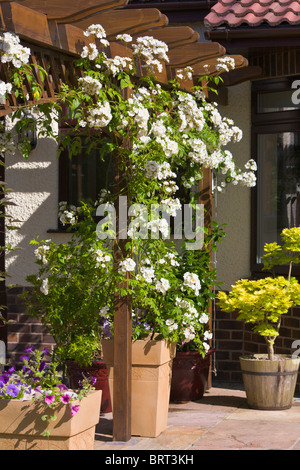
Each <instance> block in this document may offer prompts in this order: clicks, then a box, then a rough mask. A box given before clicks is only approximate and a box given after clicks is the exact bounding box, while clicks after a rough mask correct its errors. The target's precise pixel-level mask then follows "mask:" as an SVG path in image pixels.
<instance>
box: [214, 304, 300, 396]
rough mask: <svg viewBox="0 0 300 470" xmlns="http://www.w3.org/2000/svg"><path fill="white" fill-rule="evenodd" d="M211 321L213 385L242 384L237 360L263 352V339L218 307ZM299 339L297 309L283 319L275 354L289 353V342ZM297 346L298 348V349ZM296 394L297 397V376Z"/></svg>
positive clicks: (299, 386)
mask: <svg viewBox="0 0 300 470" xmlns="http://www.w3.org/2000/svg"><path fill="white" fill-rule="evenodd" d="M214 315H215V318H214V325H215V328H214V330H215V331H214V338H215V344H214V347H215V350H216V352H215V355H214V367H215V369H216V375H213V380H214V381H215V382H218V381H219V382H230V383H234V382H235V383H242V382H243V379H242V373H241V370H240V364H239V357H240V356H241V355H243V354H251V353H254V354H255V353H264V354H265V353H266V352H267V351H266V346H265V340H264V339H263V338H262V337H261V336H260V335H258V334H256V333H253V332H252V331H251V327H250V325H246V324H245V323H244V322H243V321H239V320H237V319H236V318H237V316H238V315H237V313H225V312H222V311H221V310H220V309H219V308H218V307H217V306H216V309H215V314H214ZM295 340H300V307H296V308H293V309H291V310H290V311H289V313H288V314H286V315H283V316H282V322H281V328H280V335H279V337H278V338H277V339H276V341H275V353H277V354H292V353H293V352H295V349H292V343H293V341H295ZM298 348H299V347H297V349H298ZM296 394H297V395H299V394H300V374H298V380H297V386H296Z"/></svg>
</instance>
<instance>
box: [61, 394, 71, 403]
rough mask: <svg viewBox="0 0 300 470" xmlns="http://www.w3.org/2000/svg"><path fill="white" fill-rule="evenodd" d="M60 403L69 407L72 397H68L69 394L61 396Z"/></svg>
mask: <svg viewBox="0 0 300 470" xmlns="http://www.w3.org/2000/svg"><path fill="white" fill-rule="evenodd" d="M60 401H61V402H62V403H64V404H65V405H67V404H68V403H69V401H70V395H68V393H65V394H64V395H61V397H60Z"/></svg>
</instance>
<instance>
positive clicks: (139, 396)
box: [102, 339, 176, 437]
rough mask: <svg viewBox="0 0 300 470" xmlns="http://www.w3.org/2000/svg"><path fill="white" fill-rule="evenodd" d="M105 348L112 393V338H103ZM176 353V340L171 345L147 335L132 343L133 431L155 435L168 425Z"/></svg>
mask: <svg viewBox="0 0 300 470" xmlns="http://www.w3.org/2000/svg"><path fill="white" fill-rule="evenodd" d="M102 348H103V359H104V362H105V364H106V366H107V368H108V377H109V388H110V395H111V397H113V371H114V353H113V350H114V341H113V339H107V340H104V341H103V342H102ZM175 354H176V344H175V343H173V344H171V345H169V344H168V342H167V340H160V341H155V340H149V339H147V340H138V341H134V342H133V343H132V391H131V393H132V405H131V434H132V435H134V436H143V437H156V436H158V435H159V434H160V433H161V432H162V431H164V430H165V429H166V427H167V420H168V410H169V399H170V386H171V375H172V359H173V357H174V356H175ZM112 406H113V405H112Z"/></svg>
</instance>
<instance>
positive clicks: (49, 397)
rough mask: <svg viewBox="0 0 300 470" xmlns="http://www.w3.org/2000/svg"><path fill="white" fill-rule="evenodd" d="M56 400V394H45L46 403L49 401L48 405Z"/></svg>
mask: <svg viewBox="0 0 300 470" xmlns="http://www.w3.org/2000/svg"><path fill="white" fill-rule="evenodd" d="M54 401H55V396H54V395H50V394H47V395H46V396H45V403H47V405H51V403H53V402H54Z"/></svg>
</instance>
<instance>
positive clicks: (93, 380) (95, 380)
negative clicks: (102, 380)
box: [89, 377, 97, 385]
mask: <svg viewBox="0 0 300 470" xmlns="http://www.w3.org/2000/svg"><path fill="white" fill-rule="evenodd" d="M89 380H90V382H91V384H92V385H95V383H96V382H97V377H90V378H89Z"/></svg>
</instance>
